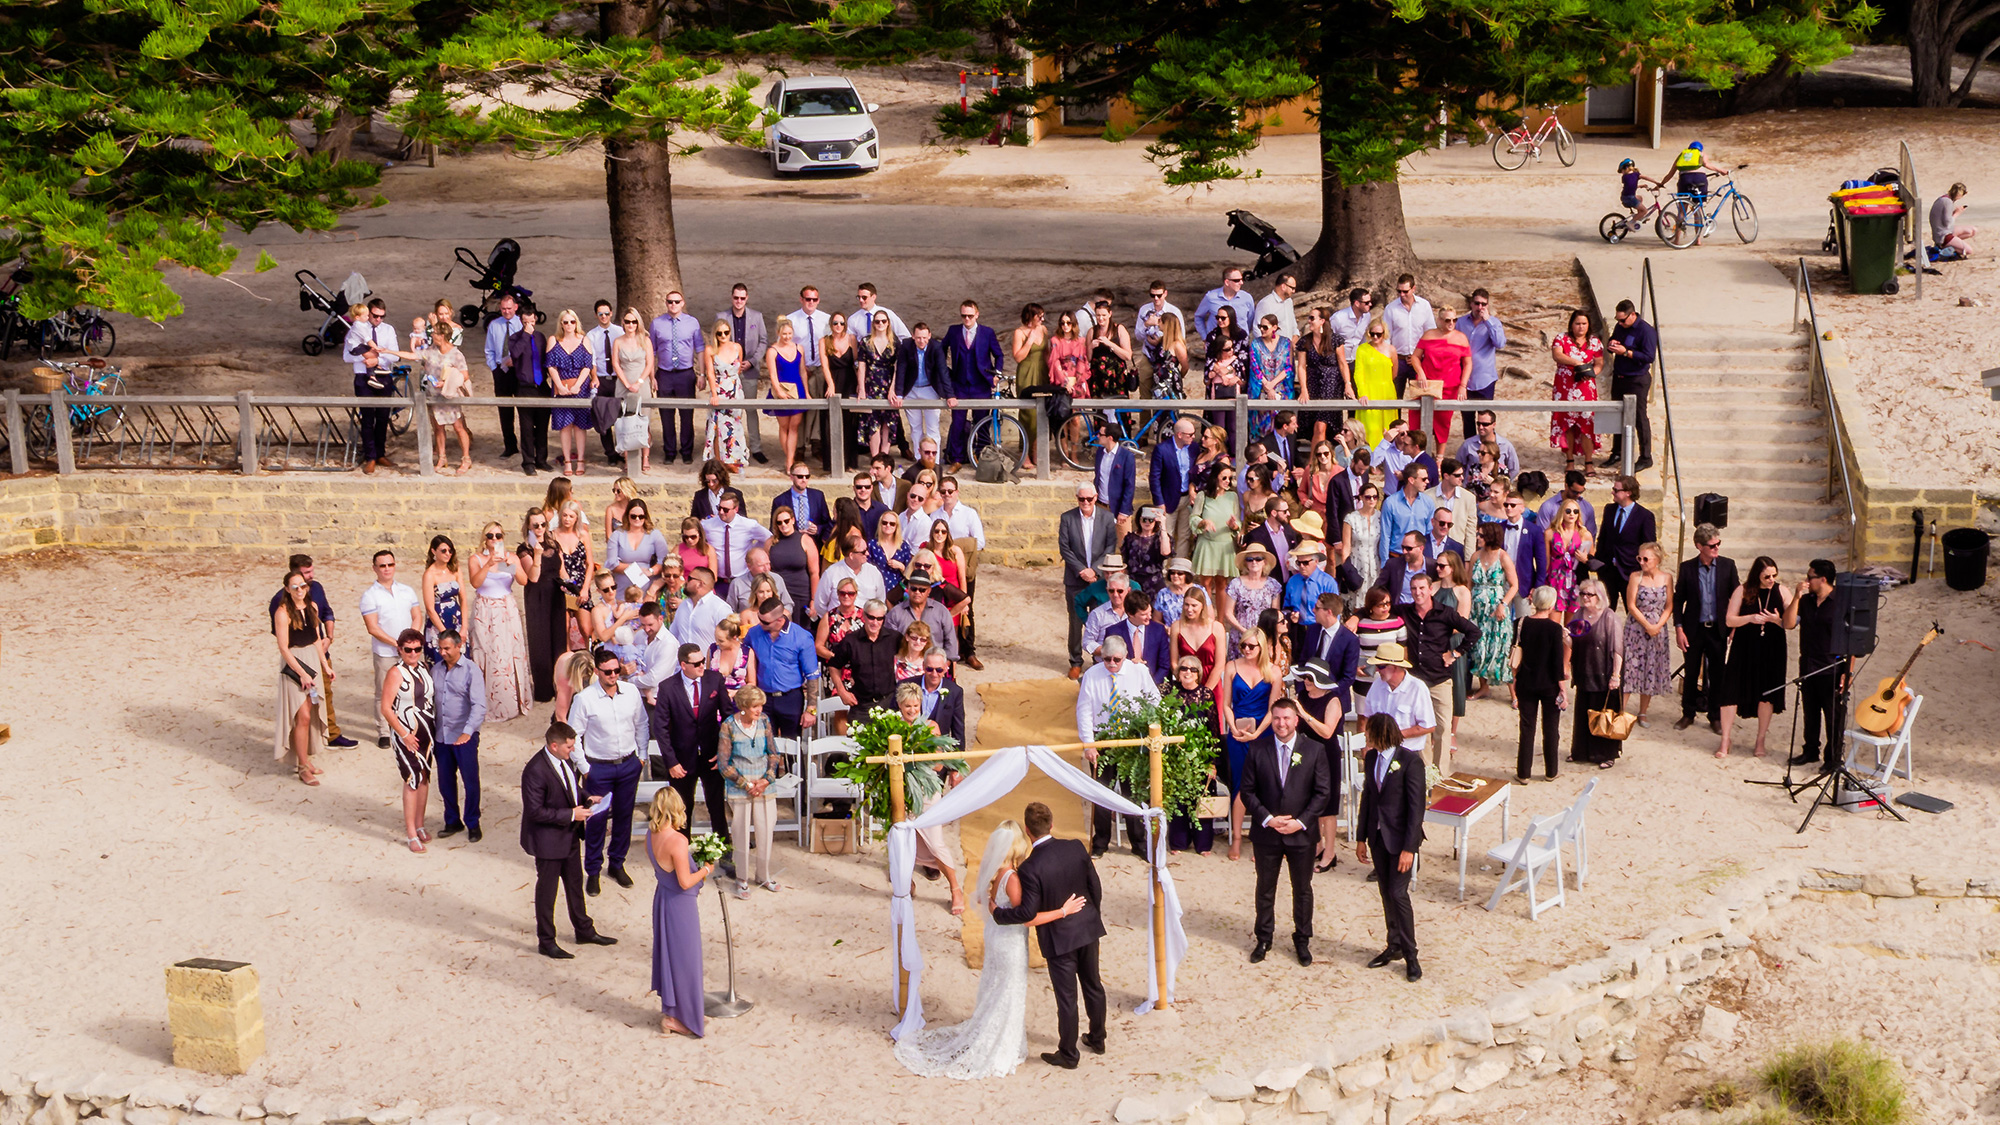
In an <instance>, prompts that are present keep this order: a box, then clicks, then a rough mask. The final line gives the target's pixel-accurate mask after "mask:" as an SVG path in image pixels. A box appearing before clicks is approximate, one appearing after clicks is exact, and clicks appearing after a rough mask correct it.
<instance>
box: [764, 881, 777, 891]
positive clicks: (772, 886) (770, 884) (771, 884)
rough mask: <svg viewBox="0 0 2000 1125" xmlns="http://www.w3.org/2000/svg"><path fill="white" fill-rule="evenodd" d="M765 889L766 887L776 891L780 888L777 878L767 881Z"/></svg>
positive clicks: (768, 889)
mask: <svg viewBox="0 0 2000 1125" xmlns="http://www.w3.org/2000/svg"><path fill="white" fill-rule="evenodd" d="M764 889H765V890H767V891H775V890H777V889H778V881H777V880H776V879H772V880H769V881H767V882H766V883H765V884H764Z"/></svg>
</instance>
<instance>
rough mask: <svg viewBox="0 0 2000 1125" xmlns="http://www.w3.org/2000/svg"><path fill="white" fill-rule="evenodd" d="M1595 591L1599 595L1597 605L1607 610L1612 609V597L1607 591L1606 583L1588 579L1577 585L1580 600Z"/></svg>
mask: <svg viewBox="0 0 2000 1125" xmlns="http://www.w3.org/2000/svg"><path fill="white" fill-rule="evenodd" d="M1593 591H1595V592H1596V594H1597V604H1598V605H1600V606H1603V607H1604V608H1605V609H1610V608H1611V595H1610V594H1609V593H1608V592H1606V591H1605V589H1604V583H1603V582H1602V581H1601V580H1599V579H1596V578H1586V579H1584V580H1583V581H1581V582H1579V583H1577V584H1576V594H1577V596H1578V597H1579V598H1580V597H1582V596H1583V595H1585V594H1587V593H1591V592H1593Z"/></svg>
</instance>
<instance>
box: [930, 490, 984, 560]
mask: <svg viewBox="0 0 2000 1125" xmlns="http://www.w3.org/2000/svg"><path fill="white" fill-rule="evenodd" d="M937 514H938V517H939V518H941V519H943V520H944V522H946V523H948V524H950V525H951V537H952V538H953V539H970V540H972V543H973V545H974V546H975V547H978V548H979V549H980V550H982V551H984V550H985V549H986V525H985V524H984V523H981V522H980V520H979V513H978V512H977V511H975V510H974V509H973V507H972V505H970V504H967V503H965V502H963V501H960V500H946V501H945V504H944V507H942V508H939V509H938V512H937Z"/></svg>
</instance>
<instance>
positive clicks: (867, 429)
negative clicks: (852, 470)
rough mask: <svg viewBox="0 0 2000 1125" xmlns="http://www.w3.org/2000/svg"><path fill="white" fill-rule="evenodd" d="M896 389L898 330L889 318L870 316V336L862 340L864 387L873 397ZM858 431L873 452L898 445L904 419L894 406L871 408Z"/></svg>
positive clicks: (858, 424)
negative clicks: (900, 418)
mask: <svg viewBox="0 0 2000 1125" xmlns="http://www.w3.org/2000/svg"><path fill="white" fill-rule="evenodd" d="M895 389H896V333H895V330H894V329H892V328H891V327H890V326H889V318H888V317H886V316H875V317H870V318H868V336H867V338H866V339H864V340H862V341H861V390H862V393H863V394H865V395H867V396H868V397H869V398H875V399H884V398H888V397H889V396H890V395H891V394H892V393H894V392H895ZM855 433H857V434H859V435H860V437H861V440H862V442H863V443H864V444H866V445H867V446H868V454H869V456H871V457H872V456H874V455H875V454H877V453H882V452H885V451H887V450H891V449H894V448H895V447H896V445H897V443H898V442H900V441H901V440H902V423H901V422H899V421H898V420H897V417H896V412H895V411H893V410H870V411H867V412H866V413H864V414H862V415H861V420H860V421H859V422H857V423H855Z"/></svg>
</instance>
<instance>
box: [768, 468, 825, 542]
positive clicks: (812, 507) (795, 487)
mask: <svg viewBox="0 0 2000 1125" xmlns="http://www.w3.org/2000/svg"><path fill="white" fill-rule="evenodd" d="M791 475H792V487H790V488H788V489H786V490H785V491H783V492H780V493H778V494H777V495H776V496H773V497H771V515H772V516H774V517H775V516H776V515H777V514H778V512H779V511H780V510H783V509H790V510H791V512H792V514H793V515H794V516H796V517H798V518H797V522H796V523H795V524H794V525H793V526H795V527H797V528H798V529H799V530H800V531H803V532H805V533H806V534H807V535H810V536H812V537H813V538H814V539H818V538H819V537H820V536H822V535H824V534H825V533H826V532H828V531H830V530H832V529H833V515H832V514H831V513H830V512H828V511H827V507H826V493H824V492H821V491H820V490H819V489H817V488H814V487H812V470H811V469H810V468H808V467H807V466H806V463H805V462H804V461H795V462H793V464H792V468H791Z"/></svg>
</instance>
